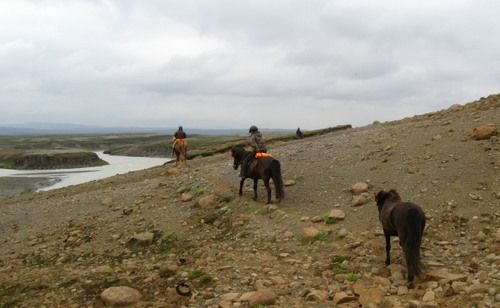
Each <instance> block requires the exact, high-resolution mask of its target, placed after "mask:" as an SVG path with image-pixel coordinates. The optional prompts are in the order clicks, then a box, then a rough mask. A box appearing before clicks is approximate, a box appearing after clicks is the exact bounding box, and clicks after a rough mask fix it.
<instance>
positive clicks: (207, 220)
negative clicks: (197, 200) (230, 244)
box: [203, 213, 219, 225]
mask: <svg viewBox="0 0 500 308" xmlns="http://www.w3.org/2000/svg"><path fill="white" fill-rule="evenodd" d="M218 217H219V215H218V214H215V213H212V214H208V215H207V216H205V218H203V222H204V223H206V224H207V225H213V224H214V222H215V221H216V220H217V218H218Z"/></svg>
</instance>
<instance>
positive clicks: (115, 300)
mask: <svg viewBox="0 0 500 308" xmlns="http://www.w3.org/2000/svg"><path fill="white" fill-rule="evenodd" d="M141 298H142V295H141V293H140V292H139V291H137V290H136V289H133V288H130V287H111V288H108V289H106V290H104V291H103V292H102V293H101V299H102V300H103V301H104V302H105V303H106V304H108V305H111V306H126V305H132V304H135V303H137V302H139V301H140V300H141Z"/></svg>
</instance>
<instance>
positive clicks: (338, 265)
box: [332, 255, 351, 274]
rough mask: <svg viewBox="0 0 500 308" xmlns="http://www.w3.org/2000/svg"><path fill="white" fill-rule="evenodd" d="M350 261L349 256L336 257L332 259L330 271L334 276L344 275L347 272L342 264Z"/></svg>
mask: <svg viewBox="0 0 500 308" xmlns="http://www.w3.org/2000/svg"><path fill="white" fill-rule="evenodd" d="M349 260H351V257H350V256H341V255H336V256H333V257H332V270H333V272H334V273H335V274H346V273H348V272H349V270H348V268H346V267H345V266H344V265H343V264H342V263H344V262H345V261H349Z"/></svg>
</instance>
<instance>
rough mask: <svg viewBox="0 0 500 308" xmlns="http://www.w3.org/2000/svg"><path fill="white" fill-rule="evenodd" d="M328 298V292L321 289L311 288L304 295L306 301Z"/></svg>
mask: <svg viewBox="0 0 500 308" xmlns="http://www.w3.org/2000/svg"><path fill="white" fill-rule="evenodd" d="M327 299H328V292H327V291H322V290H312V291H311V292H309V293H308V294H307V296H306V300H307V301H314V302H324V301H326V300H327Z"/></svg>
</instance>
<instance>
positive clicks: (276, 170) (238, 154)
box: [231, 146, 285, 203]
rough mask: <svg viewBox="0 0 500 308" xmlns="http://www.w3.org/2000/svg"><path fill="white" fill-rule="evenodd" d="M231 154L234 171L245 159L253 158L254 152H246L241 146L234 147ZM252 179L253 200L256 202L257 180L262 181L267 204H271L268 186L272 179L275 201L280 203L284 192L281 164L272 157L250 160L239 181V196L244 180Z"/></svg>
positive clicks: (241, 192)
mask: <svg viewBox="0 0 500 308" xmlns="http://www.w3.org/2000/svg"><path fill="white" fill-rule="evenodd" d="M231 154H232V156H233V158H234V163H233V168H234V169H235V170H236V169H238V167H239V166H240V165H241V164H242V163H243V162H244V161H246V160H245V158H247V157H248V156H250V155H252V156H255V152H251V151H246V150H245V149H244V148H243V147H241V146H236V147H233V148H232V149H231ZM247 178H251V179H253V193H254V194H253V199H254V200H257V182H258V180H259V179H262V180H263V181H264V185H265V186H266V190H267V203H271V187H270V186H269V180H270V179H273V183H274V187H275V189H276V199H277V200H278V201H281V200H282V199H283V198H284V197H285V191H284V189H283V179H282V178H281V164H280V162H279V161H278V160H276V159H274V158H272V157H262V158H252V159H250V161H249V163H248V167H247V168H246V173H245V174H244V176H242V178H241V181H240V190H239V194H240V196H241V195H242V194H243V183H244V182H245V179H247Z"/></svg>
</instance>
